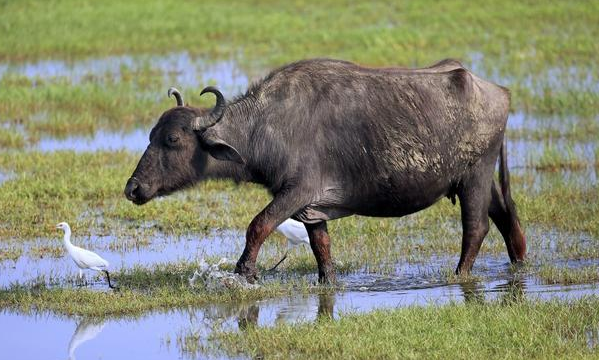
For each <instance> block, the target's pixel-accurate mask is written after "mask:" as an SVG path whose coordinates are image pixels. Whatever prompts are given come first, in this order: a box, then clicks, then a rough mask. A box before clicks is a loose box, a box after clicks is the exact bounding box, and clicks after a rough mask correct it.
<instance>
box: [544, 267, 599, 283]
mask: <svg viewBox="0 0 599 360" xmlns="http://www.w3.org/2000/svg"><path fill="white" fill-rule="evenodd" d="M537 276H538V277H539V278H540V279H541V281H543V282H544V283H546V284H564V285H568V284H587V283H597V282H599V266H586V267H582V268H568V267H557V266H553V265H547V266H543V267H541V268H540V269H539V271H538V273H537Z"/></svg>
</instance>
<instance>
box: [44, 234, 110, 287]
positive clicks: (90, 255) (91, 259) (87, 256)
mask: <svg viewBox="0 0 599 360" xmlns="http://www.w3.org/2000/svg"><path fill="white" fill-rule="evenodd" d="M56 228H57V229H62V230H64V247H65V248H66V249H67V252H68V253H69V255H70V256H71V258H72V259H73V261H74V262H75V264H77V266H78V267H79V280H81V278H82V277H83V269H91V270H96V271H101V272H103V273H104V274H106V279H108V287H110V288H111V289H117V287H115V286H112V284H111V283H110V274H109V273H108V270H107V268H108V261H106V260H104V259H102V258H101V257H100V255H98V254H96V253H95V252H92V251H89V250H85V249H82V248H80V247H78V246H75V245H73V244H71V227H70V226H69V224H67V223H66V222H61V223H60V224H58V225H56Z"/></svg>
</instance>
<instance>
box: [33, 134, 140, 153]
mask: <svg viewBox="0 0 599 360" xmlns="http://www.w3.org/2000/svg"><path fill="white" fill-rule="evenodd" d="M150 130H151V129H136V130H134V131H131V132H124V133H115V132H109V131H105V130H99V131H97V132H96V133H95V134H94V135H93V136H70V137H67V138H64V139H58V138H54V137H45V138H41V139H40V141H39V142H38V143H37V144H36V145H35V146H34V147H33V149H35V150H39V151H43V152H52V151H59V150H73V151H76V152H95V151H111V150H128V151H131V152H139V153H142V152H143V151H144V150H145V149H146V147H147V146H148V144H149V143H150V141H149V139H148V137H149V134H150Z"/></svg>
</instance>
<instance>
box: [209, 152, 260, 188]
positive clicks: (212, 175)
mask: <svg viewBox="0 0 599 360" xmlns="http://www.w3.org/2000/svg"><path fill="white" fill-rule="evenodd" d="M204 177H205V178H208V179H230V180H233V181H235V182H242V181H244V182H245V181H250V180H249V179H248V177H249V175H248V174H247V172H246V170H245V167H244V166H243V165H240V164H237V163H234V162H232V161H223V160H217V159H215V158H213V157H211V156H208V160H207V163H206V169H205V171H204Z"/></svg>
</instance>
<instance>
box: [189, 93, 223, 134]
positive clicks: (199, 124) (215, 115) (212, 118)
mask: <svg viewBox="0 0 599 360" xmlns="http://www.w3.org/2000/svg"><path fill="white" fill-rule="evenodd" d="M208 92H209V93H213V94H214V95H215V96H216V105H214V109H212V111H211V112H210V115H208V116H198V117H197V118H195V119H194V121H193V126H192V127H193V129H194V130H201V129H205V128H207V127H210V126H213V125H214V124H216V123H217V122H218V121H219V120H220V119H221V118H222V117H223V114H224V112H225V97H224V96H223V94H221V92H220V91H218V89H217V88H215V87H213V86H208V87H206V88H204V90H202V92H201V93H200V96H202V95H204V94H205V93H208Z"/></svg>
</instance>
